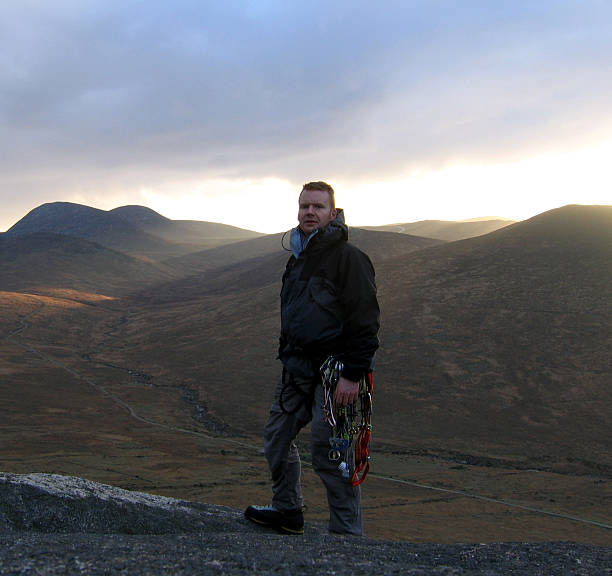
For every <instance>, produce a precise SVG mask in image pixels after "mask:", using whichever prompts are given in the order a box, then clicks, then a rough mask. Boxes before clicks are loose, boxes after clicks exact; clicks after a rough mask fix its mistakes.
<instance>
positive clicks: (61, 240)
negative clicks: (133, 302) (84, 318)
mask: <svg viewBox="0 0 612 576" xmlns="http://www.w3.org/2000/svg"><path fill="white" fill-rule="evenodd" d="M0 269H1V270H2V274H1V275H0V290H6V291H23V292H28V291H39V290H41V289H43V288H44V289H49V288H70V289H72V290H82V291H85V292H91V293H97V294H105V295H120V294H125V293H126V292H132V291H134V290H137V289H138V288H144V287H145V286H149V285H150V284H151V283H156V282H162V281H167V280H169V279H170V278H172V275H171V272H170V271H169V270H166V269H164V268H163V267H162V266H158V265H155V264H152V263H150V262H148V261H144V260H142V259H141V258H135V257H133V256H130V255H129V254H124V253H123V252H118V251H116V250H111V249H110V248H106V247H104V246H101V245H100V244H96V243H95V242H90V241H88V240H84V239H81V238H76V237H71V236H65V235H62V234H54V233H51V232H35V233H31V234H27V235H24V236H19V235H14V234H8V233H5V234H0Z"/></svg>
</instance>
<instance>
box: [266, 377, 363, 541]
mask: <svg viewBox="0 0 612 576" xmlns="http://www.w3.org/2000/svg"><path fill="white" fill-rule="evenodd" d="M288 377H289V375H287V378H288ZM287 378H286V379H287ZM294 382H295V385H296V386H298V387H299V388H300V389H302V390H304V391H307V390H308V389H309V388H310V389H312V387H313V382H312V380H305V379H304V378H300V377H299V376H294ZM281 392H282V401H279V398H280V395H281ZM281 404H282V407H281ZM322 405H323V386H322V385H321V383H320V382H319V383H317V384H316V385H315V388H314V399H312V397H311V398H309V399H307V400H306V401H305V398H304V396H302V395H300V394H299V393H298V392H297V391H296V390H295V389H294V387H293V386H291V385H286V386H284V387H283V381H282V378H281V379H279V383H278V385H277V387H276V394H275V397H274V404H273V405H272V408H271V409H270V416H269V418H268V422H267V423H266V427H265V433H264V449H265V454H266V459H267V460H268V466H269V467H270V472H271V474H272V483H273V484H272V490H273V493H274V495H273V497H272V505H273V506H274V507H275V508H276V509H277V510H282V511H286V510H296V509H301V508H302V489H301V484H300V472H301V464H300V456H299V454H298V449H297V446H296V445H295V439H296V437H297V435H298V433H299V431H300V430H301V429H302V428H303V427H304V426H306V425H307V424H308V423H309V422H311V421H312V424H311V442H312V465H313V468H314V470H315V472H316V473H317V474H318V475H319V478H321V480H322V481H323V484H324V485H325V488H326V489H327V502H328V504H329V530H330V531H331V532H338V533H341V534H355V535H358V536H360V535H361V534H362V520H361V490H360V488H359V487H358V486H357V487H354V486H352V485H351V483H350V481H349V480H347V479H346V478H343V477H342V474H341V472H340V471H339V470H338V462H337V461H330V459H329V457H328V455H329V450H330V444H329V437H330V436H331V434H332V429H331V427H330V426H329V424H327V422H325V420H324V419H323V409H322ZM283 408H284V410H283ZM294 411H295V412H294ZM292 412H294V413H292Z"/></svg>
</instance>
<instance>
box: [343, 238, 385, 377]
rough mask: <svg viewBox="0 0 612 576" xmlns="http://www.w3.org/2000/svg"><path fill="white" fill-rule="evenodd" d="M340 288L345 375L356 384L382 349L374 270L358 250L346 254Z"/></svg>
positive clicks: (351, 250)
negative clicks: (379, 335) (380, 347)
mask: <svg viewBox="0 0 612 576" xmlns="http://www.w3.org/2000/svg"><path fill="white" fill-rule="evenodd" d="M339 287H340V300H341V303H342V307H343V317H344V323H343V335H342V339H343V343H344V346H343V348H344V351H343V355H342V361H343V363H344V370H343V372H342V375H343V376H344V377H345V378H348V379H349V380H352V381H355V382H356V381H358V380H359V379H360V378H361V377H362V376H363V375H364V374H366V373H367V372H371V371H372V369H373V365H374V353H375V352H376V350H377V349H378V346H379V341H378V328H379V325H380V309H379V307H378V300H377V298H376V282H375V272H374V266H373V265H372V262H371V261H370V258H369V257H368V256H367V255H366V254H365V253H363V252H361V250H358V249H357V248H355V247H354V246H350V248H349V249H348V250H344V254H343V256H342V258H341V265H340V284H339Z"/></svg>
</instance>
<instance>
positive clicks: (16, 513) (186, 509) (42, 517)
mask: <svg viewBox="0 0 612 576" xmlns="http://www.w3.org/2000/svg"><path fill="white" fill-rule="evenodd" d="M241 517H242V515H241V514H240V513H239V512H237V511H235V510H231V509H230V508H223V507H221V506H213V505H210V504H201V503H197V502H185V501H182V500H176V499H174V498H166V497H163V496H155V495H153V494H145V493H142V492H130V491H128V490H122V489H120V488H116V487H114V486H108V485H105V484H98V483H96V482H91V481H89V480H84V479H83V478H75V477H72V476H59V475H56V474H27V475H18V474H4V473H0V533H2V532H16V531H20V532H22V531H35V532H47V533H86V534H91V533H103V534H178V533H189V532H201V531H213V530H221V529H223V530H225V529H226V528H227V525H228V523H229V522H231V523H235V522H236V521H237V520H238V519H240V518H241Z"/></svg>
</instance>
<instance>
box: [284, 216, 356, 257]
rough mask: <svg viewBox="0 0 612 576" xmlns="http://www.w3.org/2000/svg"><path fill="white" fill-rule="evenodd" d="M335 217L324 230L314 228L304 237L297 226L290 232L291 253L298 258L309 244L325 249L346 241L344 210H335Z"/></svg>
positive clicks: (346, 227)
mask: <svg viewBox="0 0 612 576" xmlns="http://www.w3.org/2000/svg"><path fill="white" fill-rule="evenodd" d="M336 212H337V214H336V217H335V218H334V220H332V221H331V222H330V223H329V224H328V225H327V226H325V228H315V229H314V230H313V231H312V232H311V233H310V234H309V235H308V236H306V235H305V234H304V233H303V232H302V230H301V229H300V227H299V226H296V227H295V228H294V229H293V230H291V238H290V241H289V245H290V247H291V252H293V255H294V256H295V257H296V258H298V257H299V256H300V254H301V253H302V252H303V251H304V250H306V247H307V246H309V245H310V244H311V243H312V244H313V245H314V244H316V246H320V247H322V248H323V247H325V246H327V245H329V244H335V243H336V242H341V241H344V242H346V241H347V240H348V226H347V225H346V224H345V222H344V210H342V208H337V209H336Z"/></svg>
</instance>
